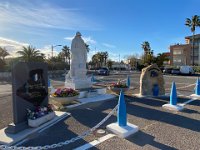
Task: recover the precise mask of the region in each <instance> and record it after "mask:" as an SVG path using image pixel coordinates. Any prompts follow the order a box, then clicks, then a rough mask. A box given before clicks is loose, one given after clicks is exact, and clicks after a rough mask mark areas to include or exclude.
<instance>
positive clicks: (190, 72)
mask: <svg viewBox="0 0 200 150" xmlns="http://www.w3.org/2000/svg"><path fill="white" fill-rule="evenodd" d="M180 73H181V74H188V75H193V74H194V73H195V72H194V69H193V68H192V67H191V66H181V67H180Z"/></svg>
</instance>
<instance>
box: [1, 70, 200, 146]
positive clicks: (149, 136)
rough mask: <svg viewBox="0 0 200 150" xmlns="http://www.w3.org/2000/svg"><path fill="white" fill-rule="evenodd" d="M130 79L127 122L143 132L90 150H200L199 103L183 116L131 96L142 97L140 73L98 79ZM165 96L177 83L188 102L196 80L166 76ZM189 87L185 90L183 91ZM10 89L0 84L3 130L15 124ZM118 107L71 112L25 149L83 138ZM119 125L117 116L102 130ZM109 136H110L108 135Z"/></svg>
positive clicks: (105, 81)
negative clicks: (172, 83) (113, 124)
mask: <svg viewBox="0 0 200 150" xmlns="http://www.w3.org/2000/svg"><path fill="white" fill-rule="evenodd" d="M127 75H129V76H130V77H131V87H132V89H131V90H130V91H129V92H128V93H127V96H126V97H125V99H126V103H127V114H128V121H129V122H130V123H132V124H135V125H137V126H139V129H140V131H139V132H138V133H136V134H135V135H133V136H131V137H129V138H128V139H121V138H118V137H116V136H115V137H113V138H110V139H108V140H106V141H104V142H102V143H100V144H98V145H96V146H94V147H93V148H91V149H105V150H107V149H113V150H114V149H120V150H121V149H148V150H149V149H172V150H173V149H181V150H188V149H191V150H199V149H200V146H199V145H200V140H199V137H200V110H199V107H200V101H199V100H195V101H193V102H192V103H190V104H188V105H186V107H185V110H183V111H181V112H170V111H167V110H164V109H163V108H162V107H161V106H162V105H163V104H165V103H167V102H168V101H169V98H168V97H165V98H163V97H162V98H161V97H159V98H136V97H133V96H132V95H131V94H133V93H135V94H136V93H139V77H140V73H137V72H132V73H129V72H121V73H115V74H111V75H110V76H97V77H96V78H97V79H99V80H102V81H103V84H104V85H109V83H112V82H116V81H117V80H118V79H122V80H123V79H126V77H127ZM164 78H165V87H166V89H168V90H166V92H170V87H171V82H172V81H175V82H176V85H177V89H179V88H180V89H179V90H177V93H178V94H180V95H182V96H181V97H182V98H179V100H178V101H179V103H183V102H185V101H187V100H188V99H186V98H183V97H184V96H188V95H190V94H192V93H193V89H194V85H193V84H194V83H195V82H196V77H192V76H189V77H188V76H168V75H167V76H164ZM62 81H63V79H62V78H61V79H58V80H54V81H53V82H52V83H53V86H56V87H59V86H62V85H63V83H62ZM184 87H186V88H184ZM11 98H12V97H11V85H10V84H0V128H3V127H5V126H6V125H7V124H9V123H10V122H11V121H12V115H11V114H12V103H11ZM116 104H117V98H116V99H112V100H110V101H107V102H99V103H96V104H95V105H84V106H82V107H80V108H76V109H73V110H68V112H70V113H71V116H70V117H68V118H66V119H64V120H62V121H60V122H59V123H58V124H56V125H54V126H52V127H51V128H49V129H47V130H45V131H44V132H42V133H41V134H35V135H33V136H32V137H30V139H29V140H28V141H27V142H26V143H24V144H23V145H24V146H30V145H32V146H37V145H46V144H53V143H58V142H61V141H65V140H67V139H71V138H73V137H76V136H77V135H80V134H81V133H82V132H84V131H86V130H88V129H90V128H92V127H93V126H95V125H96V124H97V123H98V122H100V121H101V120H102V119H103V118H104V117H105V116H106V115H107V114H108V113H109V112H110V111H111V110H112V109H113V108H114V107H115V105H116ZM115 121H116V114H114V115H113V116H112V117H111V118H109V119H108V121H106V122H105V123H104V124H103V125H102V126H101V127H100V128H101V129H104V130H106V129H105V127H106V125H108V124H109V123H112V122H115ZM106 134H108V132H107V131H106ZM101 136H104V135H97V134H96V133H93V134H91V135H89V136H87V137H86V138H84V139H83V140H79V141H77V142H75V143H72V144H69V145H67V146H65V147H62V148H60V149H74V148H77V147H79V146H81V145H84V144H86V143H88V142H91V141H93V140H96V139H97V138H99V137H101Z"/></svg>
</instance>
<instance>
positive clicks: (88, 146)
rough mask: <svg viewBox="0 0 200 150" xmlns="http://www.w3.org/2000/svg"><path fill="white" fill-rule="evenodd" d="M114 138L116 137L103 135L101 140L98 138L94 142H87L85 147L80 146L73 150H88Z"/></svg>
mask: <svg viewBox="0 0 200 150" xmlns="http://www.w3.org/2000/svg"><path fill="white" fill-rule="evenodd" d="M114 136H116V135H114V134H107V135H105V136H103V137H101V138H99V139H97V140H94V141H92V142H89V143H87V144H85V145H82V146H80V147H78V148H75V149H74V150H86V149H89V148H91V147H93V146H95V145H98V144H100V143H102V142H104V141H106V140H108V139H110V138H112V137H114Z"/></svg>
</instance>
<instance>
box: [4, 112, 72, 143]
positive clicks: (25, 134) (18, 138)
mask: <svg viewBox="0 0 200 150" xmlns="http://www.w3.org/2000/svg"><path fill="white" fill-rule="evenodd" d="M55 113H56V117H54V118H53V119H52V120H50V121H48V122H46V123H44V124H42V125H41V126H39V127H37V128H30V127H29V128H27V129H25V130H23V131H21V132H19V133H17V134H8V133H6V132H5V130H6V129H5V128H4V129H1V130H0V144H4V145H8V146H11V145H15V144H17V143H19V142H23V141H26V140H27V139H28V138H29V137H31V135H34V134H36V133H41V132H42V131H44V130H45V129H47V128H49V127H51V126H52V125H54V124H55V123H57V122H58V121H60V120H62V119H64V118H65V117H67V116H69V115H70V114H69V113H66V112H60V111H55Z"/></svg>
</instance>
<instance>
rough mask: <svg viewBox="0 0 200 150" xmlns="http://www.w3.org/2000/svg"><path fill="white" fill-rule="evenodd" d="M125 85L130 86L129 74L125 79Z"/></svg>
mask: <svg viewBox="0 0 200 150" xmlns="http://www.w3.org/2000/svg"><path fill="white" fill-rule="evenodd" d="M126 85H127V86H128V88H129V87H130V86H131V81H130V77H129V76H128V77H127V79H126Z"/></svg>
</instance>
